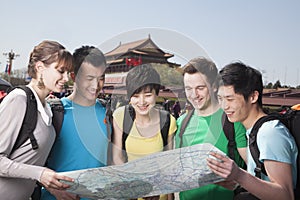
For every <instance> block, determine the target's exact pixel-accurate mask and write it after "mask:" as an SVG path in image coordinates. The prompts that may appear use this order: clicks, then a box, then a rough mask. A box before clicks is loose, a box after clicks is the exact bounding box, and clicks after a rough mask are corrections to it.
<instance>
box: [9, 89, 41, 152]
mask: <svg viewBox="0 0 300 200" xmlns="http://www.w3.org/2000/svg"><path fill="white" fill-rule="evenodd" d="M14 88H20V89H22V90H24V91H25V93H26V97H27V103H26V111H25V116H24V119H23V122H22V126H21V129H20V131H19V135H18V137H17V140H16V142H15V144H14V146H13V149H12V151H14V150H16V149H18V148H19V147H20V146H21V145H22V144H24V142H25V141H26V140H27V139H28V138H29V139H30V142H31V145H32V149H37V148H38V143H37V141H36V139H35V137H34V135H33V131H34V129H35V127H36V123H37V102H36V99H35V96H34V94H33V92H32V91H31V89H30V88H28V87H26V86H16V87H14ZM14 88H13V89H14ZM13 89H12V90H13Z"/></svg>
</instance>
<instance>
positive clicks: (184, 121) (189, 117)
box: [179, 109, 195, 148]
mask: <svg viewBox="0 0 300 200" xmlns="http://www.w3.org/2000/svg"><path fill="white" fill-rule="evenodd" d="M194 111H195V109H192V110H189V111H188V112H187V114H186V116H185V118H184V119H183V121H182V124H181V127H180V131H179V139H180V144H179V148H181V147H182V136H183V134H184V131H185V128H186V127H187V125H188V123H189V121H190V119H191V117H192V115H193V113H194Z"/></svg>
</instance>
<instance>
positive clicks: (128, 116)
mask: <svg viewBox="0 0 300 200" xmlns="http://www.w3.org/2000/svg"><path fill="white" fill-rule="evenodd" d="M159 117H160V130H161V131H160V132H161V137H162V140H163V145H164V147H165V146H166V145H167V144H168V133H169V128H170V114H169V112H167V111H165V110H159ZM134 119H135V111H134V108H133V107H132V106H131V105H126V106H125V112H124V120H123V135H122V149H123V150H124V151H126V147H125V142H126V139H127V137H128V134H129V133H130V130H131V128H132V125H133V121H134Z"/></svg>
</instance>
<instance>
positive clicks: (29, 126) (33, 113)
mask: <svg viewBox="0 0 300 200" xmlns="http://www.w3.org/2000/svg"><path fill="white" fill-rule="evenodd" d="M16 88H19V89H22V90H23V91H24V92H25V93H26V98H27V102H26V111H25V116H24V119H23V122H22V126H21V128H20V131H19V135H18V137H17V140H16V142H15V144H14V146H13V148H12V152H13V151H15V150H16V149H18V148H19V147H20V146H21V145H22V144H24V143H25V142H26V140H28V138H29V139H30V143H31V146H32V149H38V143H37V141H36V139H35V137H34V135H33V131H34V129H35V127H36V123H37V102H36V99H35V96H34V94H33V92H32V91H31V89H30V88H28V87H26V86H25V85H20V86H16V87H11V88H10V89H8V90H7V93H9V92H11V91H12V90H14V89H16ZM4 98H5V97H3V98H2V99H0V102H2V101H3V99H4ZM49 103H50V107H51V110H52V113H53V117H52V124H53V126H54V128H55V132H56V137H57V136H58V134H59V132H60V130H61V126H62V121H63V117H64V108H63V105H62V103H61V101H60V100H59V101H57V100H56V101H54V100H53V101H52V100H51V102H49Z"/></svg>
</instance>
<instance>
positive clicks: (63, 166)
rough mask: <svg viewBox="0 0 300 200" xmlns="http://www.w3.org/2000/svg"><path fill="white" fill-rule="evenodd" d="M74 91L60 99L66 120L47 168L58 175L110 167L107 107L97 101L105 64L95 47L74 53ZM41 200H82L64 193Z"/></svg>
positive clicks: (54, 192) (51, 193) (51, 192)
mask: <svg viewBox="0 0 300 200" xmlns="http://www.w3.org/2000/svg"><path fill="white" fill-rule="evenodd" d="M73 58H74V72H73V73H71V77H72V79H73V80H74V90H73V92H72V94H71V95H70V96H68V97H64V98H62V99H61V101H62V104H63V106H64V120H63V124H62V129H61V132H60V133H59V134H58V138H57V140H56V142H55V144H54V146H53V148H52V152H51V154H50V156H49V159H48V163H47V166H48V167H49V168H51V169H53V170H55V171H57V172H65V171H73V170H80V169H87V168H95V167H103V166H106V164H107V148H108V137H107V136H108V135H107V130H106V124H105V123H108V122H106V120H105V111H106V110H105V107H103V106H102V104H101V103H100V102H99V101H98V100H97V97H98V95H99V93H100V91H101V90H102V87H103V85H104V72H105V69H106V61H105V57H104V55H103V53H102V52H101V51H100V50H99V49H97V48H95V47H93V46H83V47H81V48H78V49H76V50H75V52H74V53H73ZM41 199H42V200H50V199H80V197H79V196H77V195H74V194H71V193H68V192H66V191H63V190H53V189H49V191H47V190H46V189H43V190H42V198H41Z"/></svg>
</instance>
